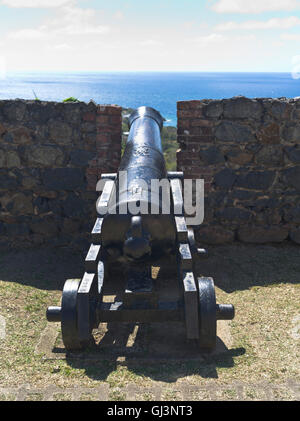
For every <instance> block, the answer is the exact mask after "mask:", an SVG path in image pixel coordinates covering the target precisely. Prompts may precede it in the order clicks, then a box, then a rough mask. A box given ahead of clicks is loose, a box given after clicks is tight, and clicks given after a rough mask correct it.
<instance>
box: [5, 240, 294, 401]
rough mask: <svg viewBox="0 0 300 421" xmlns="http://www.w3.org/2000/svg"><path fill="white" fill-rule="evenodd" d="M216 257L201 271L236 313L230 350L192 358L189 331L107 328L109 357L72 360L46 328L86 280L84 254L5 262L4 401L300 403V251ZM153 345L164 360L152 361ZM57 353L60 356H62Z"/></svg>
mask: <svg viewBox="0 0 300 421" xmlns="http://www.w3.org/2000/svg"><path fill="white" fill-rule="evenodd" d="M209 253H210V255H209V257H208V258H207V259H205V260H203V261H201V262H200V263H199V267H198V272H199V274H203V275H209V276H212V277H213V278H214V279H215V284H216V293H217V300H218V302H222V303H233V304H234V305H235V307H236V317H235V319H234V320H233V321H232V322H225V325H223V327H222V326H221V329H220V330H219V333H220V341H221V342H222V343H223V345H222V346H223V348H219V350H218V352H216V353H213V354H201V355H200V354H199V353H196V356H195V355H192V350H191V349H190V345H189V344H187V343H186V342H185V341H184V331H181V330H180V328H179V327H178V330H177V331H176V329H175V330H173V331H172V330H170V326H168V325H166V324H165V325H163V324H162V325H161V326H158V325H156V326H152V325H149V326H138V327H136V326H117V325H115V326H110V327H109V329H107V326H100V329H99V330H98V332H95V335H98V336H99V341H100V339H101V341H103V340H104V341H106V342H107V344H108V348H107V349H108V350H109V354H110V357H108V356H105V352H104V351H101V349H100V348H99V351H100V355H99V356H96V358H95V356H94V355H93V353H89V352H87V353H85V354H84V355H83V356H82V355H80V356H78V355H77V356H76V355H68V356H65V354H64V350H63V346H62V344H61V339H60V326H59V324H57V325H56V324H55V325H51V328H50V329H52V330H48V331H47V329H49V324H48V323H47V322H46V319H45V310H46V307H47V306H48V305H55V304H56V305H58V304H59V303H60V299H61V290H62V287H63V284H64V281H65V279H67V278H80V277H81V276H82V274H83V255H82V254H80V253H77V254H76V253H74V252H72V253H71V252H70V251H68V250H63V249H61V250H53V249H35V250H30V249H29V250H24V251H10V252H7V253H5V254H2V255H1V256H0V280H1V281H0V316H1V329H2V334H1V335H0V344H1V357H0V400H14V399H17V400H26V399H28V400H65V399H66V400H74V399H76V400H123V399H126V400H128V399H133V400H134V399H142V400H152V399H162V400H166V399H168V400H180V399H188V400H189V399H194V400H199V399H204V400H206V399H207V400H210V399H213V400H218V399H220V400H262V399H263V400H265V399H267V400H284V399H289V400H295V399H299V397H300V395H299V393H300V358H299V349H300V347H299V339H300V304H299V303H300V288H299V281H300V248H299V247H297V246H293V245H291V244H285V245H280V246H261V245H260V246H250V245H249V246H243V245H240V244H238V245H231V246H226V247H225V246H219V247H210V248H209ZM101 329H102V330H101ZM4 330H5V332H4ZM4 333H5V334H4ZM51 335H52V336H51ZM130 335H131V336H130ZM47 340H48V342H47ZM177 340H178V342H177V347H176V349H175V346H174V344H176V341H177ZM101 341H100V342H101ZM170 341H171V342H170ZM172 341H173V342H172ZM41 343H42V344H43V346H41V345H39V344H41ZM47 343H48V344H47ZM170 343H171V344H172V347H170V352H169V355H168V346H167V345H168V344H170ZM127 345H129V346H127ZM156 345H157V346H159V347H160V348H159V350H160V356H157V357H156V358H153V355H154V354H155V352H157V349H155V347H156ZM54 346H56V347H57V348H58V349H59V348H61V350H60V352H57V353H56V355H55V357H53V355H52V356H51V353H53V347H54ZM43 347H44V348H43ZM129 348H131V350H130V349H129ZM43 349H44V351H45V350H46V349H48V351H49V353H48V355H47V353H46V352H44V351H43ZM36 350H40V352H36ZM112 350H114V352H111V351H112ZM176 350H177V351H176ZM133 351H134V352H133ZM145 351H147V352H145ZM175 351H176V352H177V354H176V352H175ZM93 352H94V351H93ZM101 352H102V354H101ZM151 354H153V355H151ZM175 354H176V355H175ZM157 355H158V354H157ZM162 356H163V358H161V357H162ZM168 357H169V358H168Z"/></svg>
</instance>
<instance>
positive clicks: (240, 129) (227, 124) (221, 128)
mask: <svg viewBox="0 0 300 421" xmlns="http://www.w3.org/2000/svg"><path fill="white" fill-rule="evenodd" d="M215 136H216V138H217V140H218V141H220V142H232V143H238V144H239V143H248V142H255V141H256V139H255V136H254V135H253V133H252V131H251V129H250V128H249V127H248V126H246V125H242V124H239V123H236V122H232V121H222V122H221V123H220V124H219V125H218V126H217V128H216V129H215Z"/></svg>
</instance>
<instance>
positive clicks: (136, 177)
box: [47, 107, 234, 350]
mask: <svg viewBox="0 0 300 421" xmlns="http://www.w3.org/2000/svg"><path fill="white" fill-rule="evenodd" d="M163 121H164V119H163V117H162V116H161V115H160V113H159V112H158V111H156V110H154V109H153V108H150V107H140V108H138V109H137V110H136V111H135V112H134V113H133V114H132V115H131V116H130V117H129V128H130V132H129V136H128V140H127V143H126V147H125V151H124V154H123V157H122V159H121V163H120V167H119V170H118V173H117V174H102V177H101V183H102V184H103V185H102V194H101V195H100V196H99V199H98V201H97V211H98V218H97V220H96V223H95V225H94V228H93V231H92V235H91V246H90V249H89V251H88V254H87V256H86V259H85V273H84V276H83V278H82V279H81V280H76V279H72V280H67V281H66V283H65V285H64V288H63V293H62V301H61V306H60V307H48V309H47V319H48V321H50V322H61V330H62V339H63V342H64V345H65V348H66V349H67V350H76V349H82V348H85V347H86V346H88V345H90V344H91V343H93V341H94V339H93V334H92V330H93V329H94V328H97V327H98V326H99V324H100V323H103V322H107V323H109V322H135V323H150V322H151V323H153V322H183V323H184V324H185V327H186V337H187V339H189V340H198V341H199V346H200V347H201V348H204V349H207V350H211V349H213V348H214V347H215V344H216V327H217V320H220V319H223V320H230V319H233V317H234V307H233V306H232V305H221V304H216V297H215V288H214V282H213V279H212V278H209V277H202V276H197V273H196V272H197V269H196V264H195V263H196V259H198V258H201V256H203V255H205V254H206V251H205V250H204V249H199V248H197V246H196V243H195V239H194V231H193V229H192V228H191V227H188V226H187V224H186V218H185V215H184V206H183V198H182V190H181V183H182V181H183V173H182V172H167V171H166V166H165V160H164V156H163V152H162V145H161V130H162V127H163ZM153 180H158V181H161V180H167V181H168V183H167V189H169V191H168V192H169V199H170V200H169V203H168V195H167V198H166V197H165V198H164V197H163V194H162V189H159V190H158V191H156V190H153V184H152V183H153ZM168 186H169V187H168ZM166 204H169V205H170V206H169V212H166V211H165V209H166V208H164V205H166ZM174 256H175V257H176V266H177V285H178V290H179V291H180V294H179V297H177V299H175V300H174V299H173V300H172V299H171V298H172V297H171V298H170V299H168V300H166V299H163V300H162V299H161V297H160V295H159V285H158V282H157V280H155V279H154V277H153V274H152V267H153V265H155V264H157V262H159V261H160V260H161V259H162V258H165V259H168V257H170V258H171V257H174ZM116 266H118V267H120V268H122V273H123V275H124V279H125V282H124V287H123V290H122V294H121V296H120V294H119V295H118V296H116V298H115V300H114V301H113V302H107V301H105V300H104V296H105V289H106V286H107V285H111V284H113V283H114V282H115V280H114V279H113V278H112V277H111V276H110V273H111V268H114V267H116Z"/></svg>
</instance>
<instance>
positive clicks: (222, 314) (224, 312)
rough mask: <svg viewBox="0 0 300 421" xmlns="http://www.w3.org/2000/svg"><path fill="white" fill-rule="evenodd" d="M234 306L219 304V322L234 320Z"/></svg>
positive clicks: (217, 316) (217, 315)
mask: <svg viewBox="0 0 300 421" xmlns="http://www.w3.org/2000/svg"><path fill="white" fill-rule="evenodd" d="M234 313H235V310H234V306H233V305H232V304H217V314H216V318H217V320H232V319H234Z"/></svg>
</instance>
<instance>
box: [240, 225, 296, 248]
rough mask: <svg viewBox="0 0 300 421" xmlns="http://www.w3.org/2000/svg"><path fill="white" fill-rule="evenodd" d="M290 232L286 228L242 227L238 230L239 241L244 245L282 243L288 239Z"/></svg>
mask: <svg viewBox="0 0 300 421" xmlns="http://www.w3.org/2000/svg"><path fill="white" fill-rule="evenodd" d="M288 234H289V231H288V229H287V228H285V227H280V226H270V227H258V226H251V227H242V228H240V229H239V230H238V233H237V235H238V239H239V240H240V241H243V242H244V243H257V244H265V243H281V242H282V241H284V240H286V239H287V237H288Z"/></svg>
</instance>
